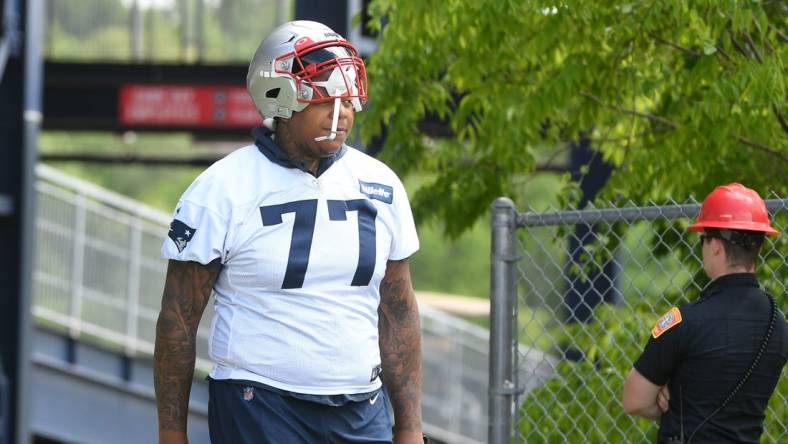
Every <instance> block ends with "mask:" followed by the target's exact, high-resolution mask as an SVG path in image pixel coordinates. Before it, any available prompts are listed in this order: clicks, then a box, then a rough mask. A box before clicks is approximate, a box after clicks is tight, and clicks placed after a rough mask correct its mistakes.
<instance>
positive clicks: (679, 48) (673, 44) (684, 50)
mask: <svg viewBox="0 0 788 444" xmlns="http://www.w3.org/2000/svg"><path fill="white" fill-rule="evenodd" d="M648 35H650V36H651V37H653V38H654V40H656V41H658V42H659V43H662V44H663V45H668V46H670V47H671V48H675V49H678V50H679V51H681V52H683V53H685V54H688V55H691V56H693V57H703V54H701V53H699V52H697V51H693V50H691V49H689V48H685V47H683V46H681V45H678V44H676V43H673V42H671V41H669V40H665V39H663V38H662V37H660V36H658V35H656V34H654V33H653V32H649V33H648Z"/></svg>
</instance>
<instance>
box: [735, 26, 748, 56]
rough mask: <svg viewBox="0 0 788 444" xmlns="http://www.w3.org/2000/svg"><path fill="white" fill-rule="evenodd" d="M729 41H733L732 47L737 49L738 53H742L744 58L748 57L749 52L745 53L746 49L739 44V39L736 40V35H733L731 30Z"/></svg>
mask: <svg viewBox="0 0 788 444" xmlns="http://www.w3.org/2000/svg"><path fill="white" fill-rule="evenodd" d="M731 43H733V47H734V48H736V50H737V51H739V53H740V54H741V55H743V56H744V57H746V58H748V59H749V58H750V54H749V53H747V50H746V49H744V48H743V47H742V46H741V44H739V41H738V40H736V37H735V36H734V35H733V32H731Z"/></svg>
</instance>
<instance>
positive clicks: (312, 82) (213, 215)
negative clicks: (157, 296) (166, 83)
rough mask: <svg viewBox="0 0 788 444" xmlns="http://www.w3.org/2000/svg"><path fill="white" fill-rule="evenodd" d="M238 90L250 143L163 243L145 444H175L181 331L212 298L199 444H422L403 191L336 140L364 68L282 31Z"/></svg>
mask: <svg viewBox="0 0 788 444" xmlns="http://www.w3.org/2000/svg"><path fill="white" fill-rule="evenodd" d="M247 87H248V90H249V94H250V95H251V97H252V99H253V101H254V103H255V106H256V108H257V110H258V111H259V112H260V114H261V115H262V117H263V126H262V127H261V128H258V129H256V130H255V131H254V133H253V134H254V137H255V142H254V144H253V145H249V146H247V147H244V148H241V149H238V150H236V151H235V152H233V153H232V154H230V155H228V156H227V157H225V158H223V159H222V160H219V161H218V162H216V163H215V164H213V165H212V166H211V167H209V168H208V169H207V170H205V171H204V172H203V173H202V174H200V176H199V177H197V179H195V181H194V182H193V183H192V184H191V186H190V187H189V188H188V189H187V190H186V192H185V193H184V194H183V196H182V197H181V199H180V201H179V202H178V204H177V207H176V209H175V213H174V216H173V221H172V224H171V226H170V232H169V236H168V238H167V239H165V241H164V245H163V246H162V254H163V255H164V257H166V258H168V259H169V260H170V261H169V266H168V269H167V278H166V283H165V287H164V294H163V297H162V307H161V312H160V314H159V319H158V324H157V326H156V350H155V357H154V359H155V375H154V376H155V378H154V379H155V387H156V402H157V406H158V418H159V442H160V443H185V442H187V436H186V418H187V414H188V400H189V389H190V387H191V382H192V378H193V368H194V362H195V338H196V333H197V326H198V324H199V321H200V318H201V316H202V313H203V310H204V308H205V305H206V304H207V303H208V300H209V297H210V295H211V294H213V295H214V307H215V313H216V314H215V317H214V319H213V322H212V328H211V341H210V356H211V358H212V360H213V362H214V367H213V369H212V370H211V372H210V375H209V387H210V388H209V391H210V392H209V393H210V401H209V425H210V434H211V441H212V442H213V443H233V444H243V443H248V444H261V443H288V444H290V443H315V442H332V443H361V442H364V443H372V442H376V443H387V442H392V441H393V442H395V443H403V444H404V443H421V442H422V424H421V378H422V376H421V333H420V327H419V315H418V307H417V305H416V300H415V297H414V293H413V288H412V284H411V278H410V271H409V268H408V257H409V256H411V255H412V254H413V253H414V252H416V250H417V249H418V247H419V242H418V238H417V236H416V229H415V226H414V222H413V216H412V214H411V209H410V204H409V202H408V196H407V194H406V192H405V189H404V187H403V185H402V183H401V182H400V180H399V178H398V177H397V176H396V175H395V174H394V173H393V172H392V171H391V170H390V169H389V168H388V167H387V166H386V165H384V164H383V163H381V162H380V161H378V160H376V159H374V158H372V157H370V156H367V155H366V154H364V153H362V152H361V151H358V150H356V149H354V148H352V147H349V146H347V145H346V144H345V142H346V140H347V138H348V134H349V133H350V131H351V129H352V127H353V115H354V112H356V111H361V109H362V106H363V104H364V103H365V101H366V99H367V77H366V72H365V68H364V62H363V61H362V60H361V58H360V57H359V56H358V53H357V51H356V49H355V48H354V47H353V45H351V44H350V43H349V42H348V41H347V40H345V39H344V38H343V37H342V36H340V35H339V34H337V33H335V32H334V31H332V30H331V29H329V28H328V27H326V26H324V25H322V24H319V23H316V22H309V21H294V22H289V23H286V24H284V25H282V26H280V27H278V28H276V29H275V30H274V31H272V32H271V34H270V35H269V36H268V37H267V38H265V39H264V40H263V42H262V43H261V44H260V47H259V48H258V49H257V52H256V53H255V55H254V58H253V59H252V61H251V64H250V66H249V73H248V76H247ZM382 383H383V384H382ZM384 386H385V389H384V388H383V387H384ZM387 402H390V403H391V405H392V407H393V412H394V418H393V420H394V423H395V425H394V431H393V432H392V418H391V417H390V415H389V411H388V409H387V408H386V405H387Z"/></svg>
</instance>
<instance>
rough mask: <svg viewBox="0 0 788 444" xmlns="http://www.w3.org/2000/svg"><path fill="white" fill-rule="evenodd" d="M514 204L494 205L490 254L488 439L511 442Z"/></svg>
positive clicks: (492, 442) (503, 443)
mask: <svg viewBox="0 0 788 444" xmlns="http://www.w3.org/2000/svg"><path fill="white" fill-rule="evenodd" d="M516 220H517V213H516V211H515V207H514V203H513V202H512V201H511V200H510V199H508V198H505V197H499V198H498V199H496V200H495V202H493V204H492V220H491V224H492V242H491V247H492V253H491V257H490V381H489V419H488V438H489V439H488V441H489V443H490V444H509V443H510V442H511V439H512V416H513V414H514V410H513V407H514V403H513V401H514V396H515V394H516V393H517V387H516V382H515V378H514V348H513V347H512V341H513V340H514V339H513V338H514V329H515V326H514V325H513V321H514V319H515V318H514V310H515V302H516V299H517V287H516V285H515V273H514V272H515V263H516V262H517V259H518V258H517V250H516V242H515V230H516V223H515V222H516Z"/></svg>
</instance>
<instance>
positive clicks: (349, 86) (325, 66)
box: [274, 37, 367, 141]
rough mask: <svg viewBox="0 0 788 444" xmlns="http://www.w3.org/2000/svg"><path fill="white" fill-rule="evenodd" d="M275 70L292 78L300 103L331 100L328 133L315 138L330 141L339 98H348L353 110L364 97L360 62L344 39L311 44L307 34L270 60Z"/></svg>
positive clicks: (358, 108)
mask: <svg viewBox="0 0 788 444" xmlns="http://www.w3.org/2000/svg"><path fill="white" fill-rule="evenodd" d="M274 66H275V67H276V73H277V74H280V75H286V76H289V77H290V78H292V79H293V81H294V82H295V87H296V91H297V100H298V102H300V103H304V104H309V103H324V102H331V101H333V102H334V113H333V120H332V124H331V132H330V133H329V135H328V136H322V137H317V138H315V140H317V141H322V140H334V138H336V131H337V125H338V121H339V107H340V104H341V102H342V101H346V100H347V101H350V102H351V103H352V105H353V109H354V110H355V111H361V105H362V103H363V102H366V99H367V82H366V79H367V76H366V71H365V69H364V62H363V61H362V60H361V58H360V57H358V54H357V53H356V50H355V48H354V47H353V46H352V45H350V44H349V43H348V42H346V41H342V40H331V41H324V42H320V43H314V42H312V40H311V39H310V38H308V37H304V38H301V39H300V40H298V41H297V42H296V43H295V51H293V52H291V53H287V54H284V55H282V56H280V57H277V58H276V59H275V60H274Z"/></svg>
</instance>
